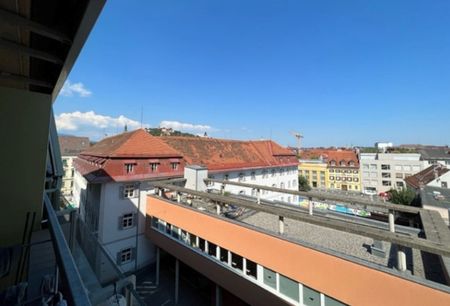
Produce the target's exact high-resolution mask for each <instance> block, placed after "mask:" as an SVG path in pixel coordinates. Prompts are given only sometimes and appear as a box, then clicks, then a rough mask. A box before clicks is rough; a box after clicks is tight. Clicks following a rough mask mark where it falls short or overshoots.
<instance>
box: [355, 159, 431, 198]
mask: <svg viewBox="0 0 450 306" xmlns="http://www.w3.org/2000/svg"><path fill="white" fill-rule="evenodd" d="M360 163H361V179H362V188H363V191H365V192H386V191H388V190H390V189H392V188H403V187H406V185H405V182H404V179H405V178H407V177H408V176H411V175H413V174H415V173H417V172H419V171H422V170H423V169H424V168H425V167H426V164H427V163H426V162H425V161H423V160H422V159H421V156H420V154H417V153H361V155H360Z"/></svg>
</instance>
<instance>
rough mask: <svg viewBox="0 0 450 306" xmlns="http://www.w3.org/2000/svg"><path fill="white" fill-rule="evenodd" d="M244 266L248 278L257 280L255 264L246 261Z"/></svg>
mask: <svg viewBox="0 0 450 306" xmlns="http://www.w3.org/2000/svg"><path fill="white" fill-rule="evenodd" d="M246 266H247V271H245V274H247V275H248V276H251V277H253V278H257V273H258V272H257V269H256V263H255V262H253V261H251V260H249V259H246Z"/></svg>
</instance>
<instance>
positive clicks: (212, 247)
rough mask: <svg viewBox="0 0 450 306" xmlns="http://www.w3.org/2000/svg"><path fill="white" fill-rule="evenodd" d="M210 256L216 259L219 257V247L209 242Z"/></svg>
mask: <svg viewBox="0 0 450 306" xmlns="http://www.w3.org/2000/svg"><path fill="white" fill-rule="evenodd" d="M208 255H210V256H213V257H216V256H217V245H215V244H214V243H212V242H209V241H208Z"/></svg>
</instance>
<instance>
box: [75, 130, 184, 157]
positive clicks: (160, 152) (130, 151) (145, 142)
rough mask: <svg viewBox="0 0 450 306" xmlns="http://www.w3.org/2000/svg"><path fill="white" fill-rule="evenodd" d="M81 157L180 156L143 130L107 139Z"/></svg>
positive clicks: (83, 153)
mask: <svg viewBox="0 0 450 306" xmlns="http://www.w3.org/2000/svg"><path fill="white" fill-rule="evenodd" d="M81 154H82V155H91V156H102V157H172V156H180V154H179V153H178V152H177V151H175V150H174V149H173V148H171V147H170V146H168V145H167V144H166V143H164V141H162V140H161V139H159V138H158V137H155V136H152V135H150V134H149V133H147V132H146V131H145V130H144V129H139V130H135V131H132V132H126V133H122V134H119V135H116V136H112V137H107V138H105V139H103V140H101V141H100V142H98V143H96V144H95V145H93V146H92V147H90V148H89V149H88V150H86V151H84V152H82V153H81Z"/></svg>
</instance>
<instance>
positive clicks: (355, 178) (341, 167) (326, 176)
mask: <svg viewBox="0 0 450 306" xmlns="http://www.w3.org/2000/svg"><path fill="white" fill-rule="evenodd" d="M298 170H299V175H301V176H304V177H305V178H306V179H307V180H308V183H309V185H310V186H311V187H312V188H324V189H325V188H326V189H334V190H344V191H347V190H348V191H355V192H360V191H361V177H360V170H359V161H358V157H357V155H356V153H355V152H354V151H352V150H341V149H333V150H307V151H304V152H302V156H301V159H300V163H299V166H298Z"/></svg>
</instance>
